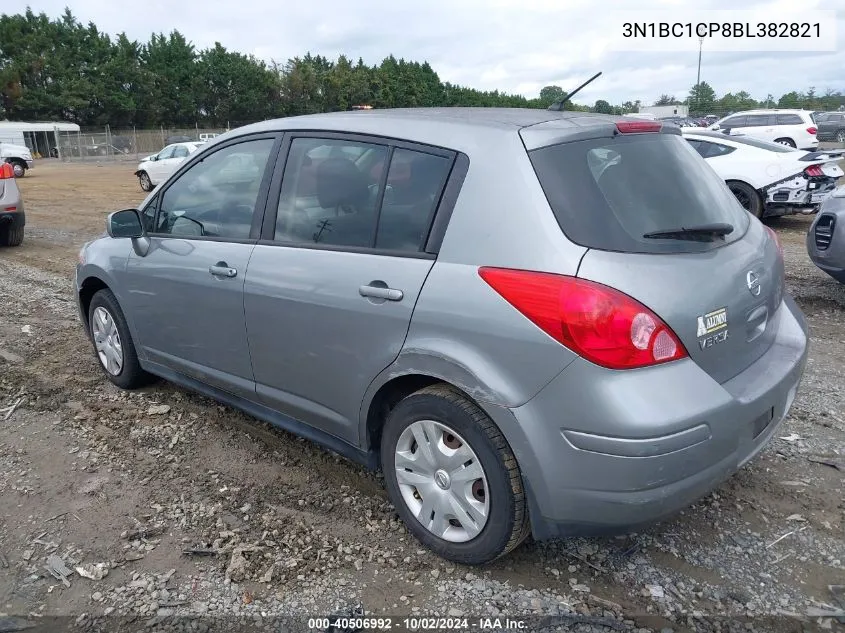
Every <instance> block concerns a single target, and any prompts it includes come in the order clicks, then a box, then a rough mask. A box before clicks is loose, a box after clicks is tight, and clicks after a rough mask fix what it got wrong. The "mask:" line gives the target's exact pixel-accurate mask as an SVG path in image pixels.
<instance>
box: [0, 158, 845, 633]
mask: <svg viewBox="0 0 845 633" xmlns="http://www.w3.org/2000/svg"><path fill="white" fill-rule="evenodd" d="M124 172H129V173H128V175H127V174H126V173H124ZM85 181H88V182H94V183H96V190H97V191H98V192H99V193H98V194H97V195H98V196H99V197H95V196H94V194H91V195H90V196H89V197H88V198H84V199H82V200H79V199H77V197H75V196H65V195H64V194H63V192H65V191H66V190H67V189H73V188H74V187H77V186H78V183H80V182H85ZM114 183H117V184H114ZM22 186H23V189H24V196H25V200H26V203H27V212H28V216H29V218H30V224H29V225H28V233H27V239H26V241H25V243H24V246H22V247H21V248H19V249H8V250H5V251H0V314H2V317H1V318H0V631H11V630H19V629H20V626H21V625H22V624H23V623H24V622H29V623H31V624H33V625H35V626H36V627H40V628H37V629H33V630H45V631H46V630H57V629H60V628H61V627H67V628H79V629H85V630H91V631H94V630H103V631H112V630H136V629H137V630H141V629H142V628H144V627H146V628H145V629H144V630H162V631H163V630H192V631H199V630H240V629H241V628H244V627H247V626H249V627H252V629H251V630H277V631H281V630H290V631H310V630H314V631H316V630H324V627H322V628H318V627H317V624H318V623H317V622H309V618H313V617H316V616H328V615H330V614H333V613H353V612H354V609H355V607H356V606H359V605H363V609H364V610H365V612H366V614H367V616H368V617H378V616H381V617H384V616H392V617H393V629H394V630H413V629H414V627H413V626H411V625H412V624H414V623H413V622H404V619H405V618H408V617H411V616H413V617H422V616H439V617H442V618H452V619H453V622H452V624H453V625H455V626H454V627H453V628H451V629H448V628H446V625H447V624H449V623H448V622H441V623H439V624H442V625H444V626H441V627H440V628H438V629H436V630H444V631H445V630H505V629H506V627H507V625H508V623H507V622H506V619H510V620H511V621H512V622H511V623H510V624H511V626H510V628H511V629H514V628H521V629H522V630H530V631H592V632H604V631H641V632H645V631H655V632H662V633H665V632H667V631H674V632H675V633H679V632H681V631H733V630H737V631H739V630H742V631H747V630H752V631H761V632H762V631H766V632H768V631H772V632H780V631H812V630H841V629H842V628H843V627H844V626H845V618H842V619H841V621H840V620H837V619H836V618H833V617H830V614H835V613H837V610H841V609H843V608H845V596H842V595H837V592H838V591H839V590H838V589H836V586H838V585H845V538H843V536H845V486H844V485H843V484H845V390H843V388H842V387H843V385H845V379H843V373H845V333H843V330H842V323H843V315H845V286H842V285H839V284H837V283H836V282H835V281H834V280H832V279H830V278H828V277H827V276H825V275H824V274H822V273H821V272H819V271H818V270H817V269H816V268H815V267H814V266H813V265H812V264H811V263H810V262H809V260H808V258H807V255H806V251H805V249H804V235H805V233H806V230H807V227H808V226H809V222H810V221H811V218H807V217H793V218H784V219H781V220H778V221H775V222H773V224H772V226H773V227H774V228H776V229H777V230H778V232H779V234H780V236H781V239H782V241H783V243H784V247H785V252H786V260H787V274H788V286H789V290H790V292H791V293H792V294H793V295H794V296H795V297H796V299H797V301H798V303H799V305H800V306H801V307H802V309H803V310H804V311H805V314H806V315H807V318H808V321H809V324H810V328H811V336H812V349H811V358H810V361H809V363H808V368H807V374H806V377H805V379H804V382H803V384H802V387H801V389H800V390H799V393H798V397H797V398H796V401H795V404H794V407H793V409H792V411H791V414H790V416H789V418H788V419H787V421H786V422H785V424H784V426H783V427H782V428H781V431H780V432H779V433H778V434H777V437H776V438H775V439H774V440H773V441H772V442H771V444H770V445H769V446H768V447H767V449H766V450H764V451H763V453H762V454H761V455H760V456H759V457H758V458H757V459H756V460H754V461H753V462H752V463H751V464H749V465H748V466H747V467H746V468H744V469H743V470H742V471H741V472H739V473H737V474H736V475H735V476H734V477H733V478H731V479H730V480H729V481H728V482H726V483H725V484H724V485H723V486H722V487H720V488H719V489H718V490H717V491H716V492H714V493H713V494H711V495H709V496H708V497H707V498H705V499H702V500H701V501H700V502H699V503H697V504H696V505H695V506H692V507H690V508H688V509H687V510H685V511H684V512H683V513H681V514H680V515H678V516H677V517H675V518H674V519H672V520H670V521H667V522H665V523H662V524H660V525H658V526H655V527H653V528H652V529H650V530H648V531H646V532H642V533H637V534H631V535H628V536H625V537H620V538H610V539H608V538H604V539H574V540H567V541H553V542H549V543H542V544H535V543H530V542H529V543H526V544H525V545H524V546H523V547H521V548H519V549H518V550H517V551H516V552H514V553H513V554H511V555H510V556H508V557H506V558H505V559H503V560H500V561H497V562H496V563H494V564H491V565H488V566H485V567H481V568H465V567H460V566H455V565H451V564H448V563H446V562H444V561H442V560H441V559H438V558H437V557H435V556H433V555H432V554H430V553H428V552H427V551H426V550H423V549H422V548H421V547H420V546H419V544H418V543H417V542H416V541H415V540H414V539H412V538H411V537H410V536H409V534H408V533H407V531H406V530H405V528H404V527H403V526H402V524H401V523H400V522H399V521H398V519H397V517H396V515H395V513H394V511H393V508H392V507H391V505H390V504H389V502H388V501H387V497H386V495H385V493H384V491H383V489H382V484H381V481H380V477H379V476H378V475H376V474H373V473H369V472H366V471H364V470H363V469H361V468H359V467H358V466H357V465H354V464H352V463H350V462H348V461H346V460H344V459H342V458H340V457H338V456H336V455H334V454H332V453H329V452H326V451H324V450H322V449H320V448H317V447H316V446H314V445H312V444H310V443H308V442H306V441H304V440H301V439H298V438H296V437H294V436H292V435H289V434H287V433H284V432H280V431H278V430H275V429H272V428H271V427H269V426H267V425H264V424H262V423H259V422H257V421H256V420H254V419H252V418H249V417H248V416H246V415H243V414H241V413H238V412H236V411H233V410H231V409H229V408H227V407H223V406H219V405H217V404H216V403H214V402H212V401H210V400H208V399H206V398H203V397H200V396H198V395H195V394H192V393H189V392H186V391H183V390H180V389H177V388H175V387H173V386H171V385H168V384H166V383H159V384H156V385H154V386H152V387H150V388H148V389H145V390H142V391H139V392H132V393H126V392H122V391H120V390H118V389H117V388H115V387H113V386H111V385H110V384H109V383H107V381H106V380H105V379H104V378H103V377H102V375H101V374H100V371H99V369H98V367H97V365H96V363H95V360H94V358H93V355H92V353H91V351H90V345H89V344H88V342H87V341H86V339H85V337H84V335H83V333H82V331H81V329H80V328H79V325H78V322H77V319H76V313H75V306H74V303H73V296H72V290H71V281H70V278H71V274H72V272H71V271H72V267H73V264H74V261H75V256H76V252H77V251H78V249H79V246H80V245H81V243H82V242H83V241H84V240H85V239H90V237H92V236H94V235H96V234H97V233H99V232H101V230H102V220H103V217H104V211H105V210H110V209H114V208H121V207H123V206H127V205H130V204H135V203H137V202H138V201H139V199H140V198H141V194H140V192H139V191H137V184H136V183H135V182H134V180H133V179H132V178H131V171H130V170H128V169H127V168H126V166H123V165H103V166H96V165H58V164H53V165H50V164H49V163H47V164H45V165H44V166H43V167H40V168H39V169H36V170H33V172H32V174H31V175H29V176H27V178H26V179H24V180H23V181H22ZM59 199H61V200H62V202H61V203H58V202H57V200H59ZM59 205H61V206H59ZM29 229H31V230H29ZM4 408H5V410H4ZM51 555H54V556H57V557H58V559H60V562H61V563H62V564H63V565H64V566H66V567H67V568H68V569H69V570H70V573H69V576H68V577H67V578H66V583H65V582H63V581H62V579H61V578H62V576H61V574H58V576H59V577H58V578H56V577H54V576H53V575H51V573H50V572H49V571H48V569H47V566H48V564H50V562H51V561H52V563H55V562H56V559H54V558H50V557H51ZM54 567H55V565H54ZM831 587H832V588H831ZM59 616H61V617H64V618H65V619H62V620H54V619H52V618H55V617H59ZM195 616H202V618H200V619H199V620H197V619H195ZM235 618H239V619H237V620H236V619H235ZM482 618H489V624H490V626H489V627H485V626H484V625H485V624H487V623H488V621H485V620H482ZM497 618H499V619H500V621H499V622H498V624H499V627H498V628H496V626H495V625H496V624H497V622H496V619H497ZM543 618H553V619H551V620H544V619H543ZM464 619H466V622H464ZM514 622H517V623H521V626H517V625H515V624H514ZM418 624H421V625H422V626H417V627H416V628H417V629H418V630H432V629H431V628H430V627H429V626H427V625H428V624H430V623H429V622H428V621H425V620H423V621H422V622H421V623H418ZM118 625H120V626H118ZM133 627H135V628H133ZM338 630H340V629H338Z"/></svg>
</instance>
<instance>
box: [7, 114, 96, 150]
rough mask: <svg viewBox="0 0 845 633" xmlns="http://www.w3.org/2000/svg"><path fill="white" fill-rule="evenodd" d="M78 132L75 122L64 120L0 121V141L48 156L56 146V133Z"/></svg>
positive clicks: (57, 143)
mask: <svg viewBox="0 0 845 633" xmlns="http://www.w3.org/2000/svg"><path fill="white" fill-rule="evenodd" d="M57 132H58V133H65V134H67V133H68V132H77V133H78V132H79V126H78V125H77V124H76V123H67V122H65V121H35V122H28V121H0V143H8V144H9V145H19V146H24V147H28V148H29V150H30V151H31V152H33V153H36V152H37V153H38V154H41V155H42V156H50V153H51V151H52V150H53V148H54V147H58V145H59V142H58V141H59V139H58V138H56V133H57Z"/></svg>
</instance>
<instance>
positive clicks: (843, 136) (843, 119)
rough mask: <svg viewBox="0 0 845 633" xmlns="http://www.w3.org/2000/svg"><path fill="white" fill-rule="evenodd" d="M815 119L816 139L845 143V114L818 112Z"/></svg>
mask: <svg viewBox="0 0 845 633" xmlns="http://www.w3.org/2000/svg"><path fill="white" fill-rule="evenodd" d="M815 119H816V126H817V128H818V129H817V130H816V138H817V139H819V140H820V141H836V142H837V143H845V112H819V113H818V114H816V117H815Z"/></svg>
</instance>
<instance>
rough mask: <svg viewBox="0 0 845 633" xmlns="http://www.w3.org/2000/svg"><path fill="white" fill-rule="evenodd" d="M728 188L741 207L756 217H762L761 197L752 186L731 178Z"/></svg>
mask: <svg viewBox="0 0 845 633" xmlns="http://www.w3.org/2000/svg"><path fill="white" fill-rule="evenodd" d="M728 188H729V189H730V190H731V193H733V195H734V196H735V197H736V199H737V200H738V201H739V203H740V204H741V205H742V208H743V209H745V210H746V211H748V212H749V213H750V214H751V215H753V216H754V217H756V218H762V217H763V199H762V198H761V197H760V194H759V193H757V190H756V189H754V187H752V186H751V185H749V184H746V183H744V182H739V181H737V180H732V181H729V182H728Z"/></svg>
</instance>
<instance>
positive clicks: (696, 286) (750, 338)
mask: <svg viewBox="0 0 845 633" xmlns="http://www.w3.org/2000/svg"><path fill="white" fill-rule="evenodd" d="M529 155H530V157H531V162H532V164H533V165H534V168H535V172H536V173H537V175H538V178H539V180H540V182H541V185H542V186H543V189H544V191H545V192H546V196H547V198H548V200H549V203H550V205H551V207H552V209H553V211H554V213H555V216H556V217H557V219H558V222H559V224H560V226H561V229H562V230H563V232H564V233H565V234H566V235H567V236H568V237H569V239H570V240H572V241H575V242H576V243H578V244H581V245H582V246H586V247H588V248H589V249H590V250H589V251H588V252H587V253H586V255H585V256H584V258H583V260H582V263H581V266H580V268H579V271H578V276H579V277H582V278H585V279H589V280H591V281H595V282H599V283H603V284H606V285H608V286H611V287H613V288H615V289H617V290H620V291H622V292H624V293H626V294H628V295H629V296H631V297H633V298H634V299H636V300H638V301H640V302H641V303H642V304H644V305H645V306H646V307H648V308H650V309H651V310H652V311H653V312H654V313H655V314H657V315H658V316H659V317H660V318H662V319H663V320H664V321H665V322H666V324H667V325H669V327H671V328H672V329H673V330H674V332H675V334H677V336H678V337H679V339H680V340H681V341H682V343H683V344H684V346H685V347H686V349H687V351H688V352H689V355H690V357H691V358H692V360H694V361H695V362H696V363H697V364H698V365H699V366H700V367H701V368H702V369H703V370H704V371H706V372H707V373H708V374H709V375H710V376H712V377H713V378H714V379H715V380H717V381H718V382H724V381H727V380H729V379H731V378H732V377H734V376H736V375H737V374H739V373H740V372H742V371H743V370H744V369H746V368H747V367H748V366H749V365H751V364H752V363H753V362H754V361H756V360H757V359H758V358H760V356H762V355H763V354H764V353H765V352H766V350H767V349H768V348H769V347H770V346H771V344H772V341H773V339H774V336H775V332H776V322H777V319H778V316H779V313H778V307H779V306H780V303H781V299H782V293H783V279H784V268H783V261H782V258H781V257H780V254H779V251H778V245H777V242H776V241H775V239H773V238H772V236H771V235H770V233H769V232H768V230H767V229H766V227H765V226H763V225H762V224H761V223H760V222H759V221H758V220H757V219H756V218H753V217H752V216H751V215H750V214H748V213H747V212H746V211H745V210H744V209H743V208H742V207H741V206H740V205H739V203H738V202H737V201H736V198H735V197H734V196H733V194H732V193H731V192H730V190H729V189H728V188H727V187H726V185H725V183H724V181H723V180H722V179H721V178H719V177H718V176H717V175H716V173H715V172H714V171H713V170H712V169H711V168H710V167H709V166H708V165H707V164H706V163H705V162H704V159H702V158H701V157H700V156H699V155H698V153H697V152H696V151H695V150H694V149H693V148H692V147H691V146H690V145H689V144H688V143H687V142H686V141H685V140H683V138H682V137H681V136H679V135H678V134H676V133H673V132H670V133H666V132H664V133H637V134H622V133H617V134H613V135H610V136H603V137H598V138H592V139H582V140H575V141H572V142H563V143H555V144H553V145H550V146H546V147H539V148H536V149H529Z"/></svg>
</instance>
